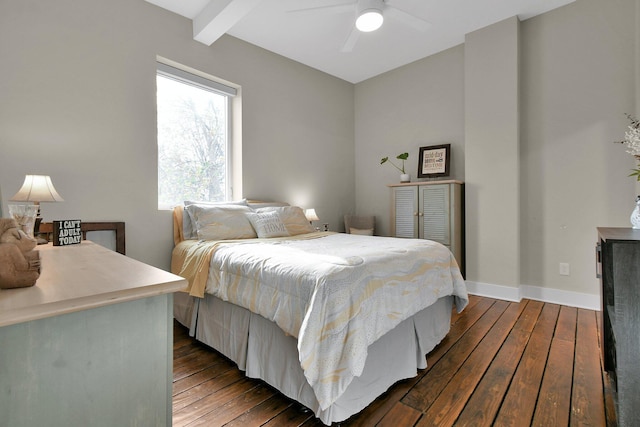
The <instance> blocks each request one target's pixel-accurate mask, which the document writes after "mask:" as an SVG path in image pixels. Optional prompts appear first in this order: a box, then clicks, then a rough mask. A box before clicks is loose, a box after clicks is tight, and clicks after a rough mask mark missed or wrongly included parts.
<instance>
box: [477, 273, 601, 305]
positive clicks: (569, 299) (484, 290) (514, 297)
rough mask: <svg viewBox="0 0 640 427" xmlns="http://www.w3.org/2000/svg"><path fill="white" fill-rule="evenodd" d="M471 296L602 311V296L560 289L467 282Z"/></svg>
mask: <svg viewBox="0 0 640 427" xmlns="http://www.w3.org/2000/svg"><path fill="white" fill-rule="evenodd" d="M466 283H467V290H468V291H469V293H470V294H473V295H478V296H483V297H489V298H496V299H502V300H507V301H515V302H520V301H521V300H522V299H525V298H526V299H533V300H537V301H543V302H549V303H553V304H561V305H566V306H569V307H578V308H586V309H589V310H597V311H599V310H600V295H593V294H585V293H582V292H572V291H563V290H560V289H552V288H542V287H539V286H529V285H520V286H518V287H511V286H502V285H494V284H491V283H480V282H472V281H469V280H467V281H466Z"/></svg>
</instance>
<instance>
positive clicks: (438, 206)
mask: <svg viewBox="0 0 640 427" xmlns="http://www.w3.org/2000/svg"><path fill="white" fill-rule="evenodd" d="M449 189H450V187H449V184H442V185H428V186H422V187H418V191H419V193H420V194H419V197H418V200H419V202H420V212H419V214H418V226H419V229H420V233H419V237H420V238H421V239H428V240H433V241H436V242H438V243H442V244H443V245H445V246H451V211H450V208H449V207H450V191H449Z"/></svg>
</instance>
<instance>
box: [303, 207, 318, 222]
mask: <svg viewBox="0 0 640 427" xmlns="http://www.w3.org/2000/svg"><path fill="white" fill-rule="evenodd" d="M304 216H306V217H307V220H308V221H319V220H320V218H318V215H317V214H316V210H315V209H307V210H306V211H304Z"/></svg>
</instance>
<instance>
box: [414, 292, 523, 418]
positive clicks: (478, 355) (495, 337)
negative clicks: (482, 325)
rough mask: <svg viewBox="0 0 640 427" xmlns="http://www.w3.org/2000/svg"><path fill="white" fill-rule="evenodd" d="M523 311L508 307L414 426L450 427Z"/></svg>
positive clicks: (521, 308) (511, 305) (513, 306)
mask: <svg viewBox="0 0 640 427" xmlns="http://www.w3.org/2000/svg"><path fill="white" fill-rule="evenodd" d="M525 307H526V304H519V303H510V304H509V305H508V307H507V309H506V310H505V311H504V312H503V313H502V315H501V316H500V318H499V319H498V321H497V322H496V323H495V324H494V325H493V326H492V327H491V329H490V330H489V331H488V332H487V334H486V335H485V336H484V338H483V339H482V341H480V343H479V344H478V346H477V347H476V348H475V349H474V351H473V353H471V355H469V357H468V358H467V360H466V361H465V362H464V364H463V365H462V366H461V367H460V369H459V370H458V372H456V374H455V375H454V377H453V378H452V379H451V381H450V382H449V384H447V386H446V387H445V389H444V390H443V391H442V393H440V395H439V396H438V398H437V399H436V400H435V401H434V402H433V404H432V405H431V406H430V407H429V409H428V410H427V411H426V412H425V413H424V415H425V416H424V417H422V419H421V420H420V422H419V423H418V424H417V426H418V427H427V426H451V425H453V423H454V422H455V421H456V419H457V418H458V415H459V414H460V413H461V412H462V410H463V409H464V406H465V404H466V402H467V400H469V397H470V396H471V394H472V393H473V390H474V389H475V388H476V385H477V384H478V383H479V382H480V380H481V379H482V376H483V375H484V373H485V372H486V370H487V369H488V367H489V366H490V364H491V361H492V360H493V358H494V356H495V355H496V353H497V352H498V350H499V349H500V346H501V345H502V343H503V342H504V340H505V339H506V337H507V336H508V335H509V333H510V332H511V329H512V328H513V326H514V325H515V323H516V321H517V320H518V318H519V317H520V315H521V314H522V311H523V310H524V308H525Z"/></svg>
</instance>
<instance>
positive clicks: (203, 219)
mask: <svg viewBox="0 0 640 427" xmlns="http://www.w3.org/2000/svg"><path fill="white" fill-rule="evenodd" d="M185 209H186V210H188V211H189V214H190V215H191V218H192V219H193V220H194V221H193V222H194V224H195V228H196V235H197V236H198V239H200V240H228V239H251V238H256V237H257V236H256V232H255V231H254V230H253V227H251V223H250V222H249V220H248V219H247V216H246V215H245V214H247V213H249V212H251V208H249V207H248V206H240V205H226V206H202V205H189V206H187V207H186V208H185Z"/></svg>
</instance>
